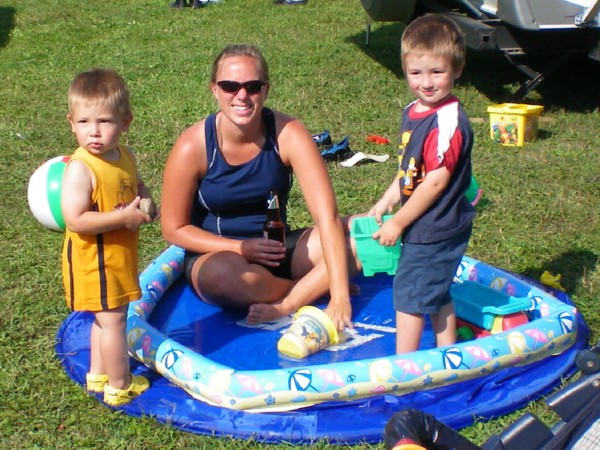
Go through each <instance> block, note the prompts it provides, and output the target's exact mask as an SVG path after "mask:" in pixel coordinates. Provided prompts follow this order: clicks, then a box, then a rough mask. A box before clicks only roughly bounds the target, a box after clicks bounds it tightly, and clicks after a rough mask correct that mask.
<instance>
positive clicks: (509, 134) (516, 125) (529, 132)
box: [487, 103, 544, 147]
mask: <svg viewBox="0 0 600 450" xmlns="http://www.w3.org/2000/svg"><path fill="white" fill-rule="evenodd" d="M543 110H544V107H543V106H538V105H523V104H520V103H499V104H497V105H492V106H488V109H487V111H488V113H489V114H490V136H491V138H492V140H493V141H494V142H497V143H499V144H502V145H510V146H515V145H516V146H518V147H521V146H522V145H523V144H524V143H525V142H526V141H533V140H534V139H535V138H536V137H537V133H538V122H539V119H540V114H541V113H542V111H543Z"/></svg>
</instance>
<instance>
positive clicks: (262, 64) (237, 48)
mask: <svg viewBox="0 0 600 450" xmlns="http://www.w3.org/2000/svg"><path fill="white" fill-rule="evenodd" d="M231 56H249V57H250V58H254V59H255V60H256V61H257V62H258V65H259V69H260V71H261V80H262V81H264V82H266V83H268V82H269V66H268V64H267V60H266V59H265V57H264V56H263V54H262V52H261V51H260V48H258V47H257V46H256V45H249V44H232V45H228V46H227V47H225V48H224V49H223V50H222V51H221V53H219V55H218V56H217V57H216V59H215V61H214V62H213V65H212V71H211V74H210V82H211V83H216V82H217V76H218V74H219V70H221V66H222V65H223V60H224V59H225V58H229V57H231Z"/></svg>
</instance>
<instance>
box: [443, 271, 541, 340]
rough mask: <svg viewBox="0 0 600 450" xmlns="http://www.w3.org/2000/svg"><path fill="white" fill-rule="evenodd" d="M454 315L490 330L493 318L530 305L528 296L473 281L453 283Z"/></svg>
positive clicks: (451, 290)
mask: <svg viewBox="0 0 600 450" xmlns="http://www.w3.org/2000/svg"><path fill="white" fill-rule="evenodd" d="M450 295H451V296H452V299H453V300H454V310H455V311H456V315H457V316H458V317H460V318H461V319H463V320H466V321H468V322H471V323H472V324H474V325H477V326H478V327H481V328H484V329H486V330H491V329H492V326H493V325H494V319H495V318H496V317H498V316H506V315H508V314H513V313H517V312H521V311H526V310H528V309H529V308H530V307H531V299H530V298H528V297H513V296H512V295H508V294H506V293H505V292H500V291H498V290H496V289H493V288H491V287H487V286H484V285H483V284H479V283H476V282H474V281H463V282H462V283H455V284H453V285H452V286H451V287H450Z"/></svg>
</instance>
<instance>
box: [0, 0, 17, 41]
mask: <svg viewBox="0 0 600 450" xmlns="http://www.w3.org/2000/svg"><path fill="white" fill-rule="evenodd" d="M16 12H17V11H16V10H15V8H12V7H10V6H0V47H5V46H6V44H8V37H9V36H10V32H11V31H12V30H13V28H14V27H15V25H16V24H15V15H16Z"/></svg>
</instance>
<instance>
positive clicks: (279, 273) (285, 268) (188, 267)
mask: <svg viewBox="0 0 600 450" xmlns="http://www.w3.org/2000/svg"><path fill="white" fill-rule="evenodd" d="M306 230H307V228H299V229H297V230H294V231H292V232H290V233H289V234H287V235H286V236H285V259H284V260H283V261H282V262H281V264H280V265H279V266H277V267H267V266H264V267H265V268H266V269H268V270H269V272H271V273H272V274H273V275H275V276H276V277H279V278H286V279H288V280H291V279H292V255H293V254H294V250H295V249H296V245H297V244H298V241H299V240H300V238H301V237H302V235H303V234H304V232H305V231H306ZM200 256H202V254H201V253H195V252H191V251H188V250H186V251H185V256H184V258H183V267H184V269H185V278H186V279H187V281H188V283H190V284H191V283H192V267H194V263H195V262H196V260H197V259H198V258H199V257H200Z"/></svg>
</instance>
